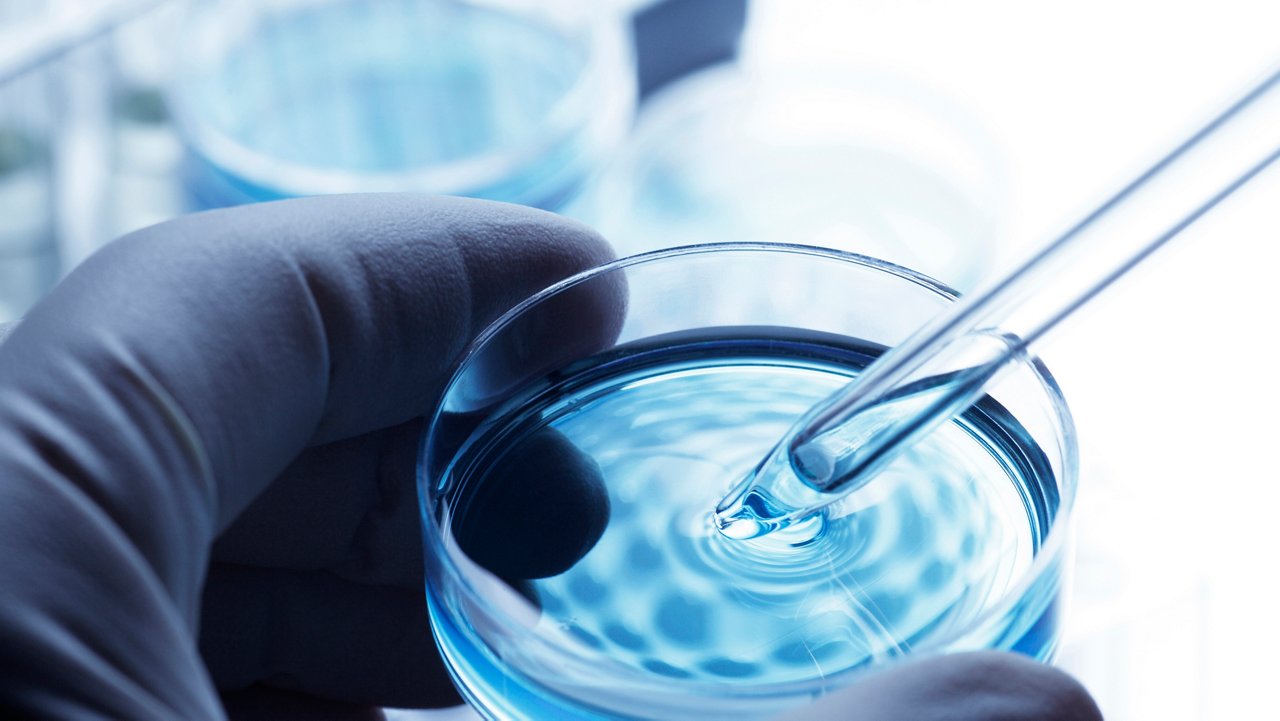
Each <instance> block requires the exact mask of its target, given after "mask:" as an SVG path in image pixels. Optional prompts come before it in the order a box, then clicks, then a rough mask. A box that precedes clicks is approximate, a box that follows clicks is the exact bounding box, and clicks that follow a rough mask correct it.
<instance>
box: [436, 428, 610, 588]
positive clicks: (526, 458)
mask: <svg viewBox="0 0 1280 721" xmlns="http://www.w3.org/2000/svg"><path fill="white" fill-rule="evenodd" d="M468 490H469V494H468V496H467V497H465V498H464V499H463V500H462V501H461V503H460V504H459V508H460V511H459V513H458V516H457V517H458V519H459V520H458V521H455V523H454V526H453V532H454V534H455V535H456V537H457V540H458V545H459V546H460V547H461V548H462V550H463V552H465V553H466V554H467V555H468V556H469V557H470V558H471V559H472V560H473V561H475V562H476V563H478V564H479V565H480V566H482V567H483V568H485V569H486V570H488V571H489V572H491V573H493V574H494V575H497V576H499V577H501V578H506V579H514V580H521V579H534V578H546V577H548V576H554V575H557V574H560V573H563V572H564V571H566V570H568V569H569V568H570V567H572V566H573V564H575V563H577V561H578V560H579V559H581V558H582V557H583V556H585V555H586V554H587V552H588V551H590V550H591V548H592V547H593V546H594V545H595V544H596V541H598V540H600V536H601V535H602V534H603V533H604V529H605V526H606V525H607V524H608V521H609V494H608V492H607V491H606V490H605V487H604V480H603V476H602V475H601V472H600V466H599V465H598V464H596V462H595V460H594V459H592V458H591V457H590V456H588V455H587V454H585V453H583V452H582V451H581V450H580V449H578V448H577V447H576V446H575V445H573V443H571V442H570V441H569V439H567V438H565V437H564V436H563V435H562V434H560V433H559V432H557V431H555V430H554V429H550V428H544V429H542V430H540V431H538V432H536V433H533V434H531V435H530V436H529V437H528V438H526V439H524V440H523V441H521V442H519V443H517V444H516V445H515V446H514V447H513V448H511V449H510V450H508V451H507V452H506V453H504V454H503V456H502V458H501V459H499V460H498V461H497V462H496V463H495V464H494V465H493V466H492V468H490V469H489V471H488V473H487V474H486V475H485V477H484V478H483V479H481V480H480V481H479V482H477V483H476V484H475V486H474V489H468Z"/></svg>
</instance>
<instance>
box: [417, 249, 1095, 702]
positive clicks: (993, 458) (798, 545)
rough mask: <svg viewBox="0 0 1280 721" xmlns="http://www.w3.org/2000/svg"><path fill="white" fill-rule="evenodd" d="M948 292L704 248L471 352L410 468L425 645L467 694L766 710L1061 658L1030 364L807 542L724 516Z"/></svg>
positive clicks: (598, 290) (1042, 390) (1051, 411)
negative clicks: (726, 499)
mask: <svg viewBox="0 0 1280 721" xmlns="http://www.w3.org/2000/svg"><path fill="white" fill-rule="evenodd" d="M954 297H955V296H954V293H953V292H952V291H950V290H949V289H947V288H946V287H945V286H942V285H940V284H938V283H936V282H935V281H932V280H930V279H928V278H927V277H925V276H921V275H919V274H916V273H914V272H912V271H909V270H906V269H903V268H901V267H898V266H894V265H892V264H888V263H885V262H882V261H877V260H873V259H870V258H866V257H863V256H856V255H853V254H848V253H842V252H839V251H834V250H830V249H818V248H811V247H803V246H786V245H777V244H710V245H704V246H694V247H685V248H678V249H671V250H665V251H657V252H654V253H649V254H643V255H640V256H636V257H632V258H629V259H624V260H620V261H616V262H614V263H611V264H608V265H605V266H602V267H599V268H597V269H594V270H591V271H588V272H586V273H584V274H581V275H579V276H576V277H574V278H572V279H569V280H567V281H564V282H562V283H560V284H558V285H556V286H553V287H552V288H549V289H548V290H546V291H543V292H542V293H540V294H537V295H535V296H534V297H532V298H530V299H529V300H527V301H525V302H524V303H523V304H521V305H520V306H517V307H516V308H515V309H514V310H512V311H511V312H510V313H508V314H507V315H506V316H504V317H503V318H502V319H500V320H499V321H497V322H496V323H495V324H494V325H492V326H491V327H490V328H489V329H488V330H486V331H485V332H484V333H482V334H481V335H480V336H479V337H478V339H477V340H476V341H475V342H473V343H472V344H471V346H470V348H469V349H468V350H467V351H466V352H465V354H464V356H463V358H462V360H461V362H460V364H459V366H458V369H457V371H456V373H455V375H454V376H453V378H452V380H451V381H450V383H449V385H448V386H447V388H446V390H445V393H444V396H443V399H442V401H441V404H440V406H439V408H438V410H437V412H436V413H435V415H434V418H433V420H432V423H431V425H430V428H429V430H428V431H427V433H426V435H425V437H424V440H423V453H422V458H421V463H420V467H419V490H420V493H421V498H422V510H423V521H424V523H423V527H424V534H425V536H424V543H425V550H426V558H427V601H428V607H429V611H430V616H431V621H432V631H433V633H434V634H435V636H436V640H437V642H438V644H439V646H440V648H441V650H442V654H443V656H444V658H445V660H446V663H447V665H448V667H449V668H450V670H451V672H452V673H453V675H454V677H455V679H456V680H457V682H458V684H459V687H460V688H461V689H462V691H463V693H464V694H465V695H466V697H467V698H468V700H469V701H470V702H471V703H472V704H473V705H474V706H475V707H476V708H477V709H479V710H480V711H481V713H483V714H485V715H486V716H488V717H489V718H494V719H499V718H591V719H599V718H623V719H684V718H689V719H694V718H697V719H708V718H726V719H728V718H733V719H743V718H765V717H768V716H771V715H773V714H776V713H778V712H780V711H783V710H785V709H788V708H793V707H796V706H798V705H801V704H803V703H805V702H806V701H809V700H812V699H814V698H816V697H817V696H820V695H823V694H826V693H830V692H833V691H836V690H838V689H840V688H842V687H844V686H847V685H849V684H851V683H853V682H855V681H856V680H858V679H859V678H860V677H861V675H862V674H863V673H864V672H865V671H866V670H867V669H870V668H875V667H878V666H883V665H885V664H891V663H894V662H896V661H898V660H900V659H902V658H906V657H914V656H918V655H921V654H931V653H943V652H950V651H957V650H967V649H977V648H995V649H1010V650H1015V651H1019V652H1022V653H1025V654H1028V655H1030V656H1033V657H1036V658H1040V659H1048V658H1050V657H1051V656H1052V654H1053V651H1054V648H1055V647H1056V643H1057V639H1058V628H1059V616H1060V602H1059V592H1060V589H1061V588H1062V586H1063V584H1064V579H1065V575H1066V573H1067V568H1066V557H1067V546H1068V533H1069V523H1068V519H1069V517H1070V510H1071V507H1072V503H1073V500H1074V497H1075V488H1076V482H1077V470H1076V455H1075V454H1076V450H1075V433H1074V429H1073V426H1072V422H1071V418H1070V414H1069V412H1068V410H1067V407H1066V404H1065V402H1064V400H1063V398H1062V396H1061V394H1060V392H1059V390H1058V387H1057V385H1056V383H1055V382H1054V380H1053V378H1052V377H1051V376H1050V375H1049V373H1048V371H1047V370H1046V369H1045V368H1044V367H1043V366H1042V365H1041V364H1040V363H1039V362H1038V361H1031V362H1024V363H1022V364H1021V365H1019V366H1018V367H1017V368H1016V369H1015V370H1014V371H1013V372H1011V373H1010V374H1009V375H1008V376H1006V377H1005V378H1004V379H1003V380H1002V381H1000V384H999V385H998V386H997V387H996V388H994V389H993V390H992V391H991V393H990V394H989V395H988V396H987V397H986V398H984V399H983V400H982V401H981V402H980V403H978V404H977V405H976V406H975V407H974V408H973V409H971V410H970V411H968V412H966V413H965V414H964V415H963V416H962V417H961V418H958V419H956V420H955V421H953V422H952V423H950V424H948V425H947V426H946V427H944V428H943V429H941V430H940V431H939V432H938V433H935V434H933V435H932V436H930V437H929V439H928V440H926V441H924V442H922V443H921V444H919V445H918V446H917V447H915V448H913V449H912V450H911V451H910V452H909V453H908V454H906V455H905V456H903V457H902V458H901V459H899V460H898V461H895V463H894V464H893V465H892V466H891V467H890V468H889V469H888V470H886V471H885V472H884V473H883V474H882V475H881V476H880V477H878V478H876V479H875V480H874V481H873V482H872V483H870V484H868V485H867V486H866V487H865V488H863V489H860V490H859V491H858V492H855V493H854V494H852V495H850V496H849V497H847V498H846V499H844V500H842V501H841V502H839V503H837V504H835V505H833V506H832V507H830V509H829V510H828V512H827V515H826V516H825V517H824V519H823V525H822V531H821V533H819V534H818V535H816V536H813V537H810V538H807V539H803V540H802V541H796V542H793V540H789V539H780V538H777V537H774V538H771V537H769V536H766V537H764V538H763V539H759V541H758V542H757V541H751V542H748V541H735V540H731V539H728V538H725V537H724V536H721V535H720V534H719V533H718V532H717V531H716V530H715V528H714V527H713V524H712V521H711V513H712V511H713V509H714V507H715V505H716V502H717V501H719V499H720V498H721V497H722V496H723V494H724V493H725V492H727V491H728V490H729V488H730V487H731V486H732V485H733V484H734V483H735V482H736V481H737V480H738V479H740V478H741V477H742V476H743V475H744V474H746V473H747V472H748V471H749V470H750V469H751V468H752V467H753V466H754V465H755V464H756V463H757V462H758V461H759V460H760V459H761V458H763V457H764V455H765V454H766V453H767V452H768V450H769V449H770V448H771V447H772V445H773V443H774V442H775V441H776V440H777V438H779V437H780V436H781V435H782V433H783V432H784V431H785V430H786V429H787V427H788V426H789V425H790V424H791V423H792V422H793V421H794V420H795V419H796V418H798V417H799V415H800V414H802V413H803V412H804V411H805V410H806V409H807V408H808V407H809V406H810V405H811V404H813V403H814V402H816V401H817V400H819V399H820V398H822V397H824V396H825V395H826V394H829V393H831V392H833V391H834V390H836V389H838V388H839V387H841V386H842V385H843V384H844V383H845V382H847V381H848V380H849V379H850V378H851V377H855V376H856V375H857V373H858V372H859V369H860V368H862V367H864V366H865V365H866V364H867V363H869V362H871V361H872V360H873V359H874V358H875V357H876V356H877V355H878V354H879V353H880V352H881V351H882V350H883V349H884V348H886V347H889V346H892V345H894V344H896V343H898V342H900V341H901V340H903V339H904V338H905V337H906V335H907V334H908V333H910V332H911V331H912V330H914V329H915V328H917V327H918V326H919V325H920V324H921V323H923V321H924V320H925V319H926V318H928V317H930V316H931V315H933V314H935V313H937V312H938V311H939V310H941V309H942V308H944V307H945V306H946V304H947V303H949V302H951V301H952V299H953V298H954ZM761 298H767V299H770V300H771V302H760V299H761Z"/></svg>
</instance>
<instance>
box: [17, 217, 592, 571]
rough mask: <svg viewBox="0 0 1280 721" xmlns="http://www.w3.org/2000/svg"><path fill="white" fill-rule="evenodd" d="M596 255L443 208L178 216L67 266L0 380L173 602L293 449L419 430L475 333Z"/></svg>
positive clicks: (534, 223) (572, 239) (523, 226)
mask: <svg viewBox="0 0 1280 721" xmlns="http://www.w3.org/2000/svg"><path fill="white" fill-rule="evenodd" d="M607 254H608V249H607V246H605V245H604V244H603V243H602V241H600V239H599V238H598V237H597V236H595V235H594V234H593V233H591V232H590V231H589V230H587V229H585V228H584V227H582V226H580V225H577V224H575V223H572V222H570V221H567V220H563V219H560V218H557V217H555V216H552V215H550V214H547V213H542V212H540V211H534V210H530V209H526V208H519V207H516V206H508V205H504V204H497V203H483V202H480V201H467V200H463V199H454V198H424V197H418V196H405V195H392V196H349V197H326V198H312V199H303V200H296V201H285V202H281V203H274V204H264V205H255V206H248V207H243V208H235V209H230V210H226V211H216V212H212V213H207V214H203V215H196V216H188V217H185V218H180V219H177V220H174V221H171V222H169V223H166V224H162V225H160V226H155V227H153V228H150V229H147V230H144V231H141V232H139V233H137V234H134V235H133V236H129V237H126V238H124V239H121V241H118V242H117V243H114V244H112V245H111V246H109V247H108V248H106V249H105V250H104V252H103V253H100V254H99V255H97V256H95V257H93V258H91V259H90V260H89V261H88V262H86V263H85V264H84V265H82V266H81V267H80V268H79V269H78V270H77V272H75V273H73V274H72V276H70V277H69V278H68V279H67V280H66V282H64V283H63V285H62V286H61V287H60V288H59V289H58V290H57V291H55V292H54V293H53V295H52V296H51V297H50V298H49V299H48V302H46V303H45V304H42V305H41V306H40V307H38V308H37V309H36V310H35V311H34V312H33V313H32V314H31V316H30V317H29V318H28V319H27V320H26V321H25V322H24V323H23V324H22V325H21V326H19V328H18V330H17V331H16V332H15V334H14V336H13V337H11V338H10V339H9V341H8V342H6V344H5V346H4V350H5V351H6V354H5V359H6V360H12V361H13V362H12V363H10V364H9V367H7V368H6V369H5V370H6V371H7V375H8V376H9V377H10V383H9V385H10V386H11V387H15V388H21V389H22V391H21V392H22V393H23V394H24V395H27V396H29V397H31V400H32V401H33V402H35V403H36V404H38V405H40V406H42V407H44V408H56V409H58V422H59V423H62V424H65V425H67V426H71V427H70V428H67V429H66V430H67V431H68V433H67V435H68V436H70V437H74V438H75V439H76V440H77V441H80V442H81V444H83V445H84V446H85V448H84V450H85V455H86V456H91V457H90V458H86V459H85V462H84V463H80V464H75V463H73V465H78V466H79V467H77V468H76V471H77V473H78V475H79V476H81V477H80V478H78V479H77V482H78V483H84V484H88V485H89V486H90V493H92V494H93V495H94V496H95V497H96V498H97V499H99V502H101V503H103V504H104V505H107V506H108V509H107V510H108V513H109V515H110V516H111V517H112V518H113V519H115V520H116V521H117V522H118V523H119V524H120V525H121V526H122V527H124V528H125V529H126V533H128V535H129V536H130V537H131V538H134V539H137V540H138V541H139V542H140V544H141V548H142V549H143V551H144V553H145V554H146V555H148V556H149V557H151V559H150V560H153V561H154V563H153V564H152V565H153V566H154V567H155V568H157V569H158V570H160V571H161V575H162V578H164V579H165V580H166V581H171V580H172V581H175V582H174V583H169V584H167V585H169V586H170V587H171V588H178V587H181V588H183V592H184V593H190V592H191V590H193V589H194V588H195V587H196V586H198V578H197V577H195V576H193V574H192V573H191V572H190V570H189V569H191V568H192V567H193V564H192V560H193V559H198V558H200V557H201V556H202V554H203V550H202V549H203V546H204V544H206V543H208V541H209V540H210V539H211V538H212V537H213V535H214V531H216V530H220V529H221V528H223V527H225V525H226V524H227V523H229V522H230V520H231V519H233V518H234V517H235V516H236V515H237V514H238V513H239V512H240V510H242V509H243V508H244V506H245V505H247V503H248V502H249V501H250V500H251V499H252V498H254V497H255V496H257V495H258V493H260V492H261V491H262V489H263V488H265V487H266V485H267V484H268V483H269V482H270V481H271V480H272V479H274V478H275V477H276V476H277V475H278V474H279V473H280V472H281V471H282V470H283V469H284V468H285V467H286V465H287V464H288V462H289V461H290V460H291V459H292V458H293V457H294V456H296V455H297V453H298V452H299V451H300V450H301V449H302V448H303V447H305V446H306V445H308V444H310V443H312V442H322V441H326V440H333V439H337V438H343V437H348V436H351V435H355V434H357V433H361V432H364V431H369V430H374V429H378V428H384V427H387V426H389V425H393V424H396V423H400V422H404V421H406V420H408V419H409V418H412V417H414V416H417V415H421V414H423V413H424V412H426V411H427V410H428V409H429V408H430V407H431V405H432V403H433V401H434V399H435V397H436V396H437V394H438V393H439V389H440V386H441V384H442V383H443V382H444V376H445V372H446V370H447V368H448V367H449V366H450V364H451V363H452V362H453V359H454V357H455V356H456V354H457V353H458V351H459V350H460V349H461V348H462V347H463V345H464V344H465V343H466V341H467V340H469V339H470V337H471V336H472V335H473V334H474V333H475V332H476V331H478V330H479V329H480V328H482V327H483V326H484V325H485V324H486V323H488V322H489V321H490V320H491V319H492V318H493V316H495V315H496V314H497V313H499V312H500V311H502V310H504V309H505V308H506V307H508V306H509V305H510V304H511V303H513V302H514V301H515V300H517V299H519V298H521V297H524V296H526V295H528V294H530V293H531V292H533V291H534V290H536V289H538V288H541V287H543V286H545V285H548V284H549V283H551V282H552V281H554V280H556V279H558V278H561V277H563V276H565V275H567V274H570V273H572V272H574V271H576V270H580V269H582V268H583V267H586V266H589V265H591V264H593V263H596V262H598V261H600V260H602V259H603V258H604V257H606V256H607ZM122 294H127V295H122ZM597 300H598V302H597V303H596V304H595V305H594V307H593V306H592V305H591V304H586V305H584V306H583V308H582V313H583V314H584V317H587V318H588V319H592V320H594V321H595V322H594V323H584V324H582V325H580V326H579V327H577V328H574V329H573V332H574V333H575V334H579V335H580V334H582V333H589V332H591V331H592V330H593V329H594V330H599V329H601V328H606V329H607V328H608V327H609V326H610V324H611V323H612V324H613V325H616V320H615V319H612V316H613V315H615V314H616V312H617V311H616V308H617V300H616V299H615V298H599V299H597ZM604 332H606V333H608V332H610V331H609V330H605V331H604ZM54 353H56V355H52V354H54ZM85 397H89V398H93V399H94V401H95V403H94V404H93V405H86V404H77V403H75V402H74V401H73V400H70V399H77V400H79V399H83V398H85ZM122 397H123V398H122ZM139 397H141V398H142V402H141V404H142V405H143V406H144V407H143V409H142V410H144V411H151V412H150V413H149V414H148V415H147V416H146V417H139V416H140V415H142V414H140V413H139V412H138V410H137V409H135V408H134V407H133V406H134V405H137V404H138V403H139V401H138V399H139ZM152 409H154V410H152ZM157 417H158V418H159V421H157ZM122 433H130V434H135V435H139V436H141V437H139V438H132V437H131V438H125V439H120V438H117V437H116V436H117V435H119V434H122ZM147 447H150V448H153V449H160V450H153V451H150V452H148V451H147ZM120 449H127V453H121V452H119V451H120ZM157 455H163V456H164V457H165V458H164V459H162V460H164V461H167V463H161V462H152V461H153V459H154V458H155V456H157ZM183 466H185V467H183ZM126 480H127V482H126ZM184 540H185V541H186V542H185V543H183V542H182V541H184ZM195 567H196V568H199V567H200V564H195ZM175 577H176V578H175Z"/></svg>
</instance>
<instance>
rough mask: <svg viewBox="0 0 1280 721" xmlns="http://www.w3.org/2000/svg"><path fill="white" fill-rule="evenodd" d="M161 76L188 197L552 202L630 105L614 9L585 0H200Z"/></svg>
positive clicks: (625, 53) (220, 200) (624, 122)
mask: <svg viewBox="0 0 1280 721" xmlns="http://www.w3.org/2000/svg"><path fill="white" fill-rule="evenodd" d="M185 26H186V28H187V29H186V31H185V32H184V35H183V38H182V43H183V55H184V57H186V58H187V62H186V63H185V64H184V67H183V68H182V69H181V72H180V73H179V79H178V80H177V82H176V83H175V84H174V86H173V90H172V93H171V95H172V98H173V106H174V116H175V121H176V123H177V126H178V128H179V130H180V132H181V133H182V135H183V137H184V139H185V141H186V144H187V146H188V149H189V155H188V162H187V168H186V171H185V173H184V176H185V180H184V185H185V187H186V190H187V193H188V195H189V196H190V199H191V205H192V206H193V207H196V208H205V207H215V206H221V205H232V204H237V203H244V202H253V201H260V200H272V199H276V198H284V197H292V196H300V195H315V194H324V193H345V192H375V191H422V192H431V193H447V194H454V195H467V196H472V197H479V198H488V199H494V200H504V201H509V202H515V203H521V204H526V205H532V206H537V207H542V208H555V207H558V206H560V205H561V204H563V203H564V202H565V201H566V200H567V199H568V198H570V197H572V196H573V195H574V193H576V192H577V190H578V188H579V187H580V185H581V184H582V182H583V180H584V177H585V176H586V174H587V173H588V172H589V171H590V170H593V169H594V168H595V166H596V164H597V163H598V162H599V159H600V157H601V155H602V153H603V152H605V151H606V150H607V149H608V148H610V147H612V146H613V145H614V144H615V143H616V142H617V141H618V139H619V138H620V137H621V136H622V134H623V133H624V132H625V131H626V128H627V126H628V124H629V122H630V119H631V111H632V108H633V106H634V94H635V89H634V86H635V79H634V62H633V61H632V59H631V50H630V45H629V43H628V42H627V36H626V34H625V27H624V18H623V17H622V16H621V15H619V14H617V13H614V12H609V11H605V10H600V9H597V8H595V7H594V6H593V5H591V4H587V3H547V4H537V5H535V4H530V3H518V2H499V1H497V0H494V1H490V2H485V1H483V0H476V1H474V2H468V1H464V0H369V1H360V0H310V1H307V0H292V1H291V0H273V1H272V2H267V3H263V2H257V1H253V2H251V1H249V0H232V1H230V2H213V1H206V2H199V3H196V4H195V5H194V6H193V9H192V11H191V13H190V15H189V17H188V18H187V21H186V23H185Z"/></svg>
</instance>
